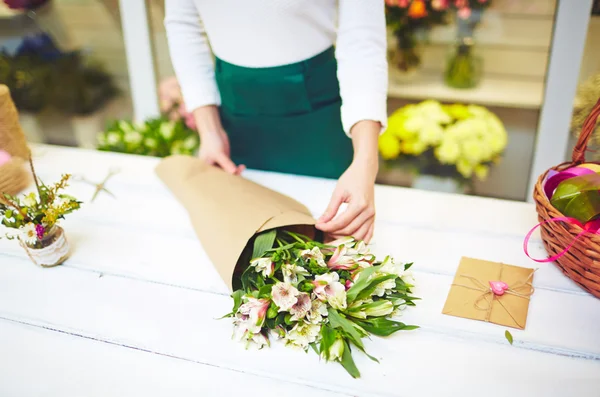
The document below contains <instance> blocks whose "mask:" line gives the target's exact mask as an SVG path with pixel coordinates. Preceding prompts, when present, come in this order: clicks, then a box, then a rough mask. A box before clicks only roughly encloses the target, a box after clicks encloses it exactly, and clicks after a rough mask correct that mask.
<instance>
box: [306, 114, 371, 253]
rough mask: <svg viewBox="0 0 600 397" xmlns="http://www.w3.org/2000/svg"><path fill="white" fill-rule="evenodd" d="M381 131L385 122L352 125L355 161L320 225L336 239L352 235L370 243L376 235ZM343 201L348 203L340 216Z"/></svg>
mask: <svg viewBox="0 0 600 397" xmlns="http://www.w3.org/2000/svg"><path fill="white" fill-rule="evenodd" d="M380 131H381V124H380V123H377V122H374V121H361V122H359V123H357V124H356V125H355V126H354V127H353V128H352V131H351V135H352V143H353V145H354V160H353V161H352V164H351V165H350V167H348V169H347V170H346V172H344V174H343V175H342V176H341V177H340V179H339V180H338V183H337V186H336V188H335V190H334V191H333V195H332V197H331V200H330V202H329V205H328V207H327V209H326V210H325V212H324V213H323V215H322V216H321V217H320V218H319V219H318V221H317V224H316V227H317V228H318V229H319V230H322V231H324V232H326V233H328V234H329V235H331V236H332V237H334V238H338V237H345V236H352V237H354V238H355V239H357V240H364V241H365V243H369V241H371V238H372V237H373V232H374V228H375V179H376V177H377V171H378V170H379V163H378V156H377V142H378V138H379V132H380ZM342 203H347V204H348V206H347V208H346V210H345V211H344V212H343V213H341V214H340V215H339V216H337V217H336V215H337V213H338V210H339V208H340V206H341V205H342Z"/></svg>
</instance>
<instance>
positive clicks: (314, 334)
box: [285, 323, 321, 349]
mask: <svg viewBox="0 0 600 397" xmlns="http://www.w3.org/2000/svg"><path fill="white" fill-rule="evenodd" d="M320 332H321V326H320V325H317V324H308V323H297V324H296V325H295V326H294V328H292V330H291V331H290V332H288V333H287V334H286V336H285V340H286V345H288V346H293V347H299V348H302V349H307V348H308V345H309V344H311V343H313V342H316V341H317V339H318V337H319V333H320Z"/></svg>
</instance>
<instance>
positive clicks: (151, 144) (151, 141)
mask: <svg viewBox="0 0 600 397" xmlns="http://www.w3.org/2000/svg"><path fill="white" fill-rule="evenodd" d="M144 144H145V145H146V146H147V147H149V148H150V149H154V148H155V147H156V146H157V145H158V142H156V139H154V138H146V140H145V141H144Z"/></svg>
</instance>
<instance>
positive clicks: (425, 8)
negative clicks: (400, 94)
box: [385, 0, 449, 71]
mask: <svg viewBox="0 0 600 397" xmlns="http://www.w3.org/2000/svg"><path fill="white" fill-rule="evenodd" d="M385 3H386V20H387V25H388V27H389V28H390V29H391V31H392V33H393V34H394V37H395V38H396V42H397V43H396V45H397V52H396V54H395V58H396V59H395V60H394V63H395V64H396V66H397V67H398V68H399V69H400V70H402V71H409V70H411V69H414V68H417V67H418V66H419V65H420V64H421V59H420V57H419V54H418V53H417V51H416V47H417V41H418V40H417V35H418V34H419V33H425V32H427V31H428V30H429V29H431V28H432V27H434V26H435V25H440V24H444V23H445V19H446V13H447V9H448V7H449V1H448V0H433V1H431V0H386V2H385Z"/></svg>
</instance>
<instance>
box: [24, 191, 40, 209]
mask: <svg viewBox="0 0 600 397" xmlns="http://www.w3.org/2000/svg"><path fill="white" fill-rule="evenodd" d="M23 204H25V206H26V207H35V206H36V205H37V199H36V197H35V193H33V192H31V193H29V194H28V195H27V196H25V197H24V198H23Z"/></svg>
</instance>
